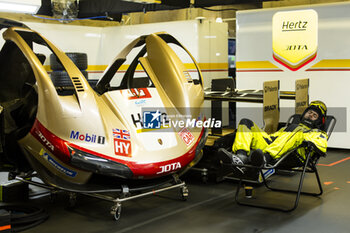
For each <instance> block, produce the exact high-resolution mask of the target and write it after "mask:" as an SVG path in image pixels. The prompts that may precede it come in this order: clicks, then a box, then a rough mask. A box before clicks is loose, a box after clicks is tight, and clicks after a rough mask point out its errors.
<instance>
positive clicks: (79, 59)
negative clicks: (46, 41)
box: [50, 53, 88, 71]
mask: <svg viewBox="0 0 350 233" xmlns="http://www.w3.org/2000/svg"><path fill="white" fill-rule="evenodd" d="M66 55H67V56H68V57H69V58H70V59H71V60H72V61H73V63H74V64H75V65H76V66H77V67H78V69H79V70H86V69H87V67H88V61H87V54H86V53H66ZM50 67H51V69H52V70H53V71H58V70H64V68H63V66H62V65H61V63H60V62H59V61H58V60H57V57H56V55H54V54H51V55H50Z"/></svg>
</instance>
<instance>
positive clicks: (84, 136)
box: [69, 130, 105, 144]
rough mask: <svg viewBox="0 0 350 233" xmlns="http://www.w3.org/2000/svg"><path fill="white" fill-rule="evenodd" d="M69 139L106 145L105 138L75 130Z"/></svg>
mask: <svg viewBox="0 0 350 233" xmlns="http://www.w3.org/2000/svg"><path fill="white" fill-rule="evenodd" d="M69 138H71V139H74V140H79V141H81V142H90V143H98V144H105V137H103V136H97V135H96V134H88V133H80V132H79V131H74V130H72V131H71V133H70V137H69Z"/></svg>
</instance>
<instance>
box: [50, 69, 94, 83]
mask: <svg viewBox="0 0 350 233" xmlns="http://www.w3.org/2000/svg"><path fill="white" fill-rule="evenodd" d="M81 73H82V74H83V75H84V76H85V78H86V79H88V72H87V71H86V70H81ZM51 80H52V83H53V85H54V86H55V87H72V86H73V83H72V81H71V79H70V78H69V75H68V73H67V72H66V71H53V72H52V73H51Z"/></svg>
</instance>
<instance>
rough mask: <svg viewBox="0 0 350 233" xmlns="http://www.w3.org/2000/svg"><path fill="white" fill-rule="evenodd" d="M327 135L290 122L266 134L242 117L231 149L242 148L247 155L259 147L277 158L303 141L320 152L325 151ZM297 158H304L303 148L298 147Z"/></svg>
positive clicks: (316, 129)
mask: <svg viewBox="0 0 350 233" xmlns="http://www.w3.org/2000/svg"><path fill="white" fill-rule="evenodd" d="M327 140H328V135H327V134H326V133H325V132H324V131H322V130H320V129H318V128H315V129H311V128H309V127H307V126H306V125H304V124H302V123H299V124H291V125H289V126H288V127H283V128H281V129H280V130H278V131H277V132H275V133H273V134H267V133H266V132H265V131H263V130H262V129H260V128H259V127H258V126H257V125H256V124H255V123H254V122H253V121H251V120H249V119H242V120H241V121H240V123H239V125H238V128H237V131H236V138H235V141H234V143H233V146H232V151H233V152H234V153H236V152H237V151H238V150H244V151H246V152H247V154H248V155H249V152H250V150H251V149H253V150H256V149H261V150H262V151H263V152H264V153H268V154H269V155H270V156H271V157H272V159H279V158H281V157H282V156H283V155H284V154H286V153H287V152H288V151H290V150H293V149H294V148H296V147H298V146H299V145H300V144H302V143H303V142H304V141H308V142H311V143H313V144H314V145H315V146H316V148H317V149H318V150H319V152H321V153H326V150H327ZM297 152H298V154H299V155H300V157H299V159H300V160H302V162H303V161H304V160H305V148H299V149H298V151H297Z"/></svg>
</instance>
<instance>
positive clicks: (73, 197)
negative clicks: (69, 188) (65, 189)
mask: <svg viewBox="0 0 350 233" xmlns="http://www.w3.org/2000/svg"><path fill="white" fill-rule="evenodd" d="M76 204H77V194H76V193H69V207H70V208H73V207H75V206H76Z"/></svg>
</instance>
